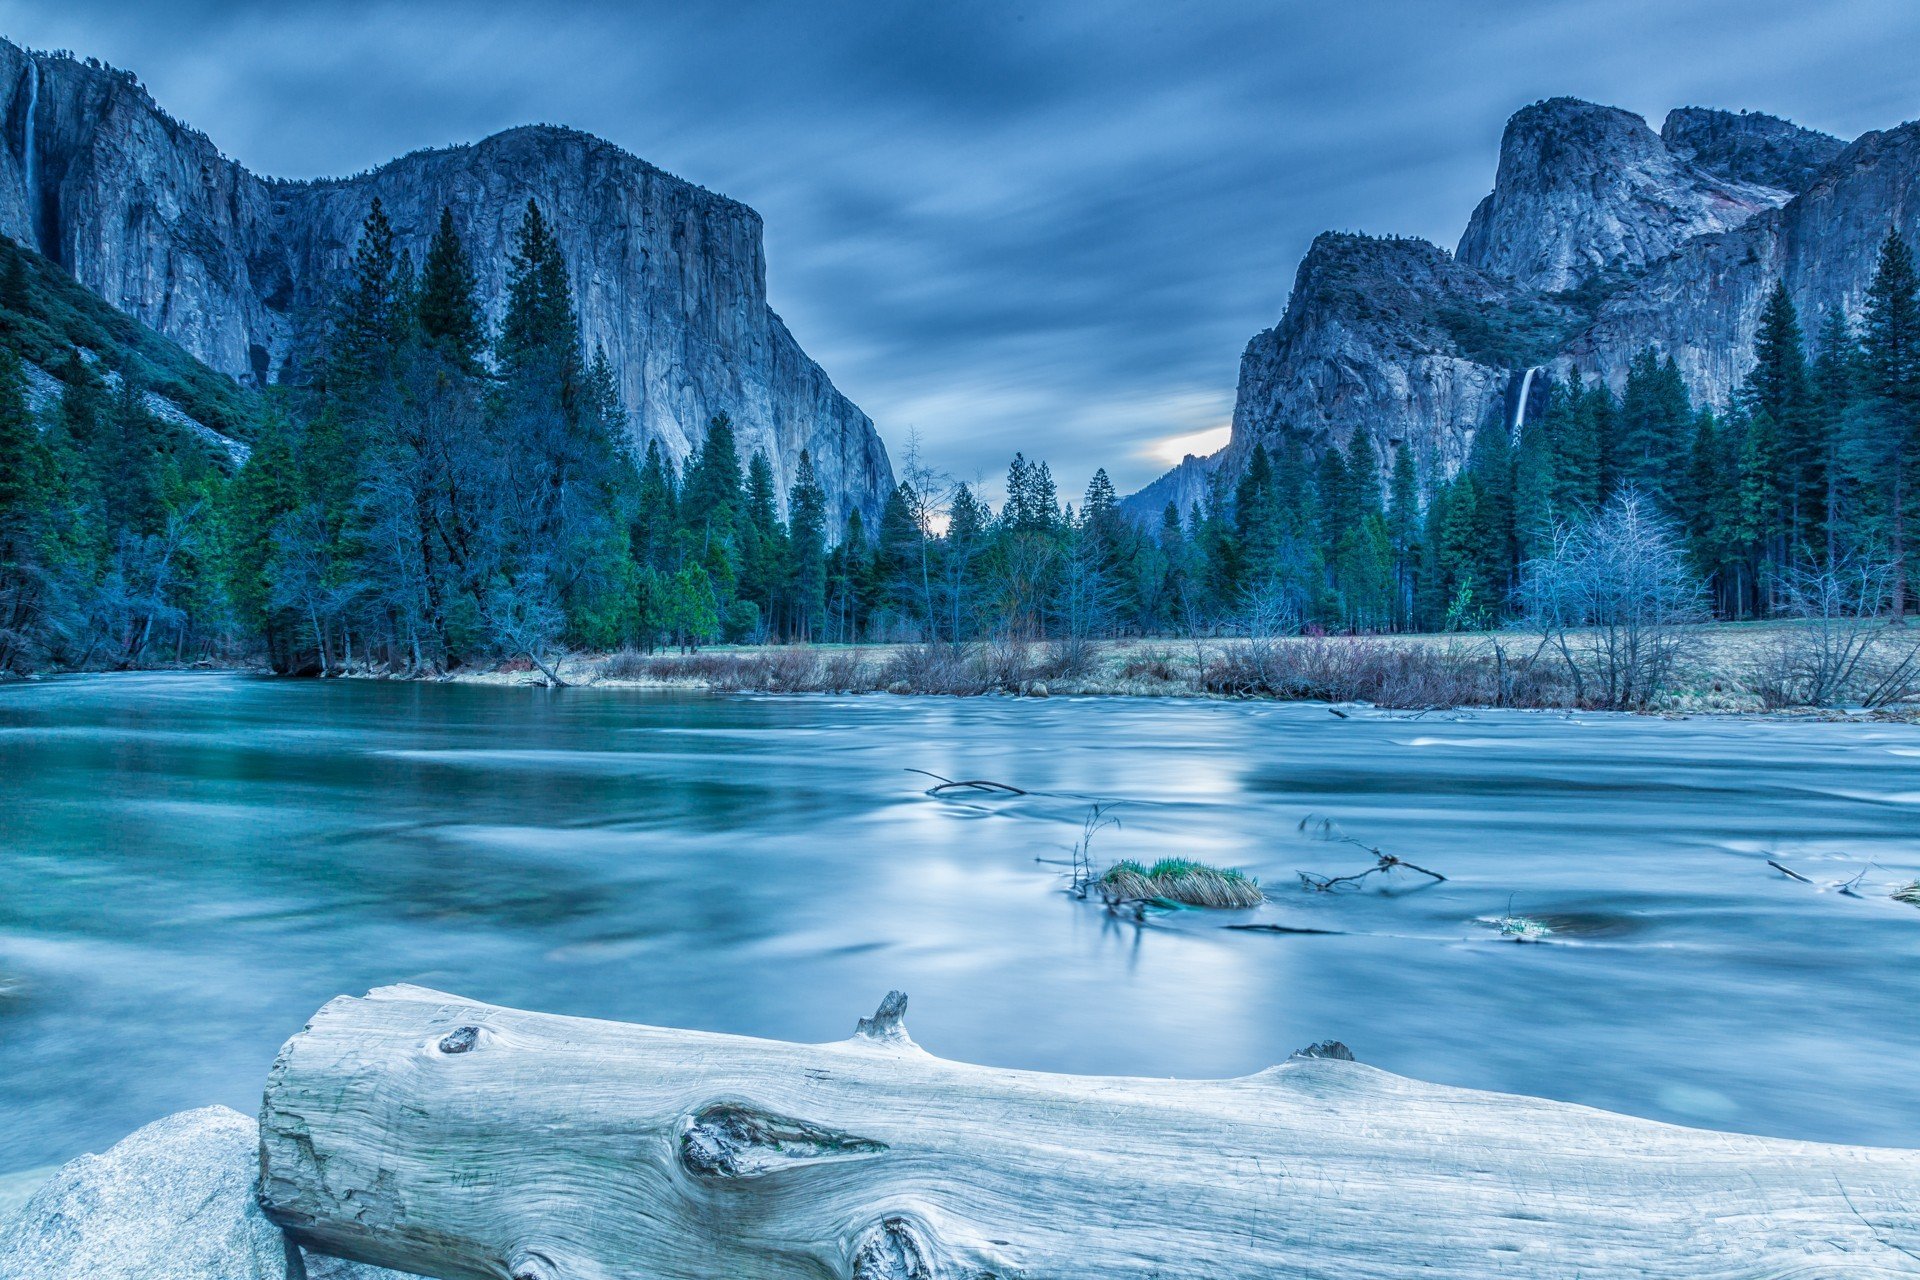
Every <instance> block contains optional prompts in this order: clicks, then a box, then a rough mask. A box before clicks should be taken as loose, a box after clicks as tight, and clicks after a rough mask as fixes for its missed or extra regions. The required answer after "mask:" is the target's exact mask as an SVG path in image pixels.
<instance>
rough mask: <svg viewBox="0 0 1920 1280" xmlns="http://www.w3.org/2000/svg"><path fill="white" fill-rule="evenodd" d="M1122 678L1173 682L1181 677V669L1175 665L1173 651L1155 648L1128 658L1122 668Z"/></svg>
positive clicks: (1164, 682) (1165, 682)
mask: <svg viewBox="0 0 1920 1280" xmlns="http://www.w3.org/2000/svg"><path fill="white" fill-rule="evenodd" d="M1120 678H1121V679H1122V680H1158V681H1160V682H1162V683H1163V684H1172V683H1173V682H1174V681H1175V680H1178V679H1179V678H1180V671H1179V668H1177V667H1176V666H1175V665H1174V658H1173V655H1172V654H1171V653H1168V652H1166V651H1165V650H1155V651H1153V652H1150V653H1143V654H1139V655H1137V656H1135V657H1131V658H1128V659H1127V660H1126V662H1125V663H1124V664H1122V666H1121V668H1120Z"/></svg>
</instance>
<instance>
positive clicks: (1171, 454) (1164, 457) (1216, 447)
mask: <svg viewBox="0 0 1920 1280" xmlns="http://www.w3.org/2000/svg"><path fill="white" fill-rule="evenodd" d="M1232 434H1233V428H1232V427H1231V426H1219V427H1208V428H1207V429H1206V430H1205V431H1189V432H1188V433H1186V434H1185V435H1178V436H1162V437H1161V438H1160V439H1158V440H1149V441H1148V442H1147V443H1146V445H1145V446H1143V447H1142V448H1141V449H1140V451H1139V453H1138V456H1139V457H1142V458H1152V459H1154V460H1155V461H1158V462H1163V463H1165V464H1166V465H1167V466H1169V467H1177V466H1179V465H1180V463H1181V460H1182V459H1184V458H1185V457H1186V456H1187V455H1188V454H1190V453H1191V454H1195V455H1198V456H1199V457H1202V458H1204V457H1206V456H1207V455H1208V454H1210V453H1218V452H1219V451H1220V450H1222V449H1224V448H1226V447H1227V438H1228V437H1229V436H1230V435H1232Z"/></svg>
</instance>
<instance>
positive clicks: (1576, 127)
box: [1458, 98, 1788, 292]
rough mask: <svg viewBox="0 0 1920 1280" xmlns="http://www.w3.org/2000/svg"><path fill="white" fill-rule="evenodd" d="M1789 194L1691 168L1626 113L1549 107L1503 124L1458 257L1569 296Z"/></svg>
mask: <svg viewBox="0 0 1920 1280" xmlns="http://www.w3.org/2000/svg"><path fill="white" fill-rule="evenodd" d="M1787 196H1788V193H1787V192H1785V191H1780V190H1776V189H1774V188H1771V187H1763V186H1758V185H1754V184H1752V183H1747V182H1736V181H1732V180H1729V179H1727V178H1724V177H1720V176H1717V175H1715V174H1713V173H1710V172H1708V171H1707V170H1705V169H1700V168H1696V167H1695V166H1693V165H1691V164H1689V163H1687V162H1686V161H1685V160H1683V159H1681V158H1680V157H1679V156H1677V155H1675V154H1674V153H1673V152H1672V151H1670V150H1669V149H1668V147H1667V145H1666V144H1665V143H1664V142H1662V141H1661V139H1660V136H1659V135H1658V134H1656V133H1654V131H1653V130H1652V129H1650V128H1648V127H1647V123H1646V121H1644V120H1642V119H1641V118H1640V117H1639V116H1636V115H1634V114H1633V113H1632V112H1629V111H1622V110H1620V109H1619V108H1618V107H1603V106H1597V105H1595V104H1593V103H1590V102H1581V101H1579V100H1578V99H1574V98H1552V99H1549V100H1548V101H1545V102H1539V103H1535V104H1534V105H1533V106H1531V107H1527V108H1525V109H1524V110H1522V111H1519V112H1517V113H1516V114H1515V115H1514V117H1513V118H1512V119H1511V120H1509V121H1508V122H1507V128H1506V132H1505V134H1504V135H1503V136H1502V138H1501V140H1500V168H1499V173H1498V176H1497V177H1496V178H1495V180H1494V188H1493V193H1492V194H1491V195H1489V196H1488V197H1487V198H1486V199H1485V200H1482V201H1481V202H1480V206H1479V208H1477V209H1475V210H1474V211H1473V217H1472V219H1471V220H1470V221H1469V222H1468V224H1467V230H1466V234H1465V235H1463V236H1462V237H1461V238H1460V248H1459V251H1458V257H1459V259H1460V261H1462V262H1464V263H1466V264H1468V265H1470V266H1475V267H1479V268H1481V269H1482V270H1485V271H1488V272H1491V273H1493V274H1495V275H1499V276H1503V277H1505V278H1507V279H1509V280H1512V281H1514V282H1516V283H1517V284H1520V285H1521V286H1523V287H1525V288H1529V289H1538V290H1544V291H1548V292H1553V291H1558V290H1565V289H1572V288H1574V287H1576V286H1578V285H1580V284H1582V283H1583V282H1585V281H1586V280H1588V279H1589V278H1591V277H1593V276H1595V275H1597V274H1600V273H1602V272H1609V273H1625V272H1632V271H1636V270H1638V269H1640V268H1642V267H1644V266H1646V265H1647V264H1648V263H1650V262H1654V261H1657V260H1658V259H1660V258H1663V257H1665V256H1666V255H1667V254H1669V253H1672V252H1673V251H1674V250H1675V249H1676V248H1678V247H1679V246H1680V245H1681V244H1682V243H1684V242H1685V241H1687V240H1689V239H1691V238H1693V237H1694V236H1697V235H1703V234H1706V233H1709V232H1715V231H1725V230H1729V229H1730V228H1733V227H1737V226H1739V225H1740V224H1741V223H1743V222H1745V221H1746V220H1747V219H1748V218H1750V217H1752V216H1753V215H1754V214H1756V213H1759V212H1760V211H1762V210H1764V209H1770V208H1773V207H1775V206H1777V205H1780V204H1783V203H1785V201H1786V199H1787Z"/></svg>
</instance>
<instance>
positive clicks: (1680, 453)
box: [1609, 348, 1693, 511]
mask: <svg viewBox="0 0 1920 1280" xmlns="http://www.w3.org/2000/svg"><path fill="white" fill-rule="evenodd" d="M1692 438H1693V406H1692V404H1691V403H1689V401H1688V398H1687V389H1686V384H1685V383H1684V382H1683V381H1682V380H1681V377H1680V370H1679V367H1678V366H1677V365H1675V364H1674V361H1673V357H1672V356H1668V357H1666V358H1665V359H1664V360H1663V359H1661V358H1660V357H1659V356H1658V355H1656V354H1655V353H1654V351H1653V350H1652V348H1648V349H1646V350H1644V351H1642V352H1640V354H1638V355H1636V356H1635V357H1634V358H1633V360H1632V361H1631V363H1629V365H1628V367H1627V386H1626V391H1625V392H1624V394H1622V396H1621V398H1620V409H1619V414H1618V417H1617V419H1616V420H1615V424H1614V446H1613V449H1612V451H1611V461H1612V475H1613V482H1612V486H1611V489H1610V490H1609V492H1611V490H1612V489H1619V488H1624V487H1627V486H1629V485H1630V486H1632V487H1633V488H1635V489H1638V490H1639V491H1640V492H1641V493H1643V494H1646V495H1647V496H1649V497H1651V498H1653V499H1655V500H1656V501H1657V502H1658V503H1659V505H1660V507H1661V508H1662V509H1663V510H1667V511H1671V510H1672V507H1673V495H1672V492H1671V490H1672V484H1673V478H1674V475H1675V474H1676V472H1675V467H1676V464H1678V463H1680V462H1681V461H1682V460H1683V459H1684V458H1685V457H1686V452H1687V448H1688V446H1689V445H1690V444H1691V442H1692Z"/></svg>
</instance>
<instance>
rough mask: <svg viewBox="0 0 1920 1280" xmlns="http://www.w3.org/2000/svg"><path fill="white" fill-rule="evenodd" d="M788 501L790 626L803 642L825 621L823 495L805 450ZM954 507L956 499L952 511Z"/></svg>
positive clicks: (825, 539)
mask: <svg viewBox="0 0 1920 1280" xmlns="http://www.w3.org/2000/svg"><path fill="white" fill-rule="evenodd" d="M964 491H965V486H962V492H964ZM970 496H971V495H969V497H970ZM789 501H790V506H791V508H792V515H791V517H790V519H789V520H788V523H787V538H788V541H789V543H790V544H791V546H792V557H793V576H792V582H793V588H792V592H793V627H794V635H795V637H796V638H798V639H800V640H803V641H805V640H812V639H814V638H815V637H817V636H818V635H820V633H821V631H822V629H823V628H824V626H825V624H826V609H827V495H826V491H825V490H824V489H822V488H821V487H820V482H819V480H818V479H817V478H816V477H815V475H814V470H813V458H812V457H811V456H810V455H809V454H808V453H807V451H806V450H805V449H802V450H801V451H800V463H799V466H798V467H796V468H795V470H794V478H793V492H792V493H791V494H790V495H789ZM958 509H959V503H958V501H956V502H955V510H956V511H958Z"/></svg>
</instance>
